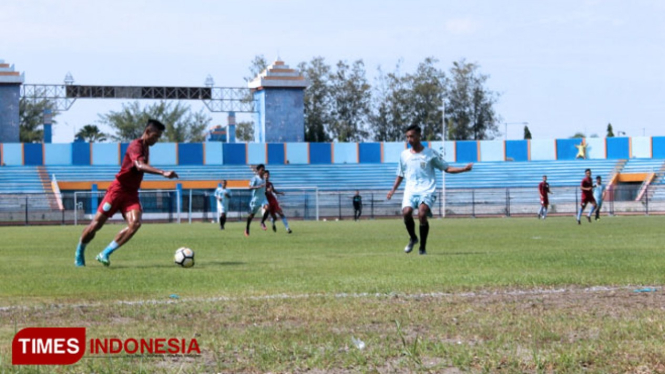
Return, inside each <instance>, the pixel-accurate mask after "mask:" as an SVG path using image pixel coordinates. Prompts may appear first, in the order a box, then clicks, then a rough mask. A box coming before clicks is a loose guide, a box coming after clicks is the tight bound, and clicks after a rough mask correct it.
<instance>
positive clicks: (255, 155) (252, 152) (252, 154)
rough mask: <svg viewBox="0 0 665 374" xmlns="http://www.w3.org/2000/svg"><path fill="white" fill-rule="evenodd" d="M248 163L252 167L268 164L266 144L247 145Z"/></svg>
mask: <svg viewBox="0 0 665 374" xmlns="http://www.w3.org/2000/svg"><path fill="white" fill-rule="evenodd" d="M247 163H248V164H250V165H257V164H265V163H266V145H265V143H247Z"/></svg>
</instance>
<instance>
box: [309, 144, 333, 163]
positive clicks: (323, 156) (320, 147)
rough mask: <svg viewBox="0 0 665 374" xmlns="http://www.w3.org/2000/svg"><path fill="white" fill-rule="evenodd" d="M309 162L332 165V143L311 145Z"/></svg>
mask: <svg viewBox="0 0 665 374" xmlns="http://www.w3.org/2000/svg"><path fill="white" fill-rule="evenodd" d="M309 162H310V164H331V163H332V151H331V147H330V143H309Z"/></svg>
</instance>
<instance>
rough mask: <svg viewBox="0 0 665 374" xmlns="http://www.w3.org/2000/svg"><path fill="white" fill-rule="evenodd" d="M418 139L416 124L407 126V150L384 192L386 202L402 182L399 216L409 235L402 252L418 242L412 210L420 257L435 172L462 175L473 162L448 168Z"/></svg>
mask: <svg viewBox="0 0 665 374" xmlns="http://www.w3.org/2000/svg"><path fill="white" fill-rule="evenodd" d="M420 137H421V130H420V127H419V126H418V125H411V126H409V127H408V128H407V129H406V140H407V142H408V143H409V145H410V146H411V148H409V149H405V150H404V151H402V154H401V155H400V160H399V165H398V167H397V178H396V179H395V184H394V185H393V188H392V190H390V191H389V192H388V195H387V199H388V200H390V198H392V196H393V194H394V193H395V191H396V190H397V189H398V188H399V185H400V184H401V183H402V180H403V179H406V186H405V187H404V199H403V200H402V216H403V217H404V224H405V225H406V231H407V232H408V233H409V244H407V245H406V247H405V248H404V252H406V253H411V251H412V250H413V247H414V246H415V245H416V244H417V243H418V236H416V224H415V222H414V220H413V209H416V208H417V209H418V220H419V221H420V247H419V253H420V254H421V255H424V254H427V249H426V246H427V235H428V234H429V222H428V221H427V217H428V216H429V217H431V216H432V211H431V208H432V206H434V203H435V202H436V174H435V169H439V170H442V171H445V172H446V173H463V172H466V171H471V169H472V168H473V163H470V164H467V165H466V166H465V167H463V168H459V167H454V166H450V165H448V163H447V162H446V161H444V160H443V158H442V157H441V156H440V155H439V153H437V152H436V151H435V150H433V149H431V148H425V147H424V146H423V144H422V143H421V142H420Z"/></svg>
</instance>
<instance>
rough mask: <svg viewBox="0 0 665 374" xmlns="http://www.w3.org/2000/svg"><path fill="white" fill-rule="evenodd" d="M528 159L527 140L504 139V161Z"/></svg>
mask: <svg viewBox="0 0 665 374" xmlns="http://www.w3.org/2000/svg"><path fill="white" fill-rule="evenodd" d="M508 160H512V161H529V141H528V140H506V161H508Z"/></svg>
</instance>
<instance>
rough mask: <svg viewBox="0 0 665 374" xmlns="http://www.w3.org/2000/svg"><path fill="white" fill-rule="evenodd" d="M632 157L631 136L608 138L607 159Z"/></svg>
mask: <svg viewBox="0 0 665 374" xmlns="http://www.w3.org/2000/svg"><path fill="white" fill-rule="evenodd" d="M629 158H630V138H626V137H621V138H607V159H608V160H618V159H629Z"/></svg>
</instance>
